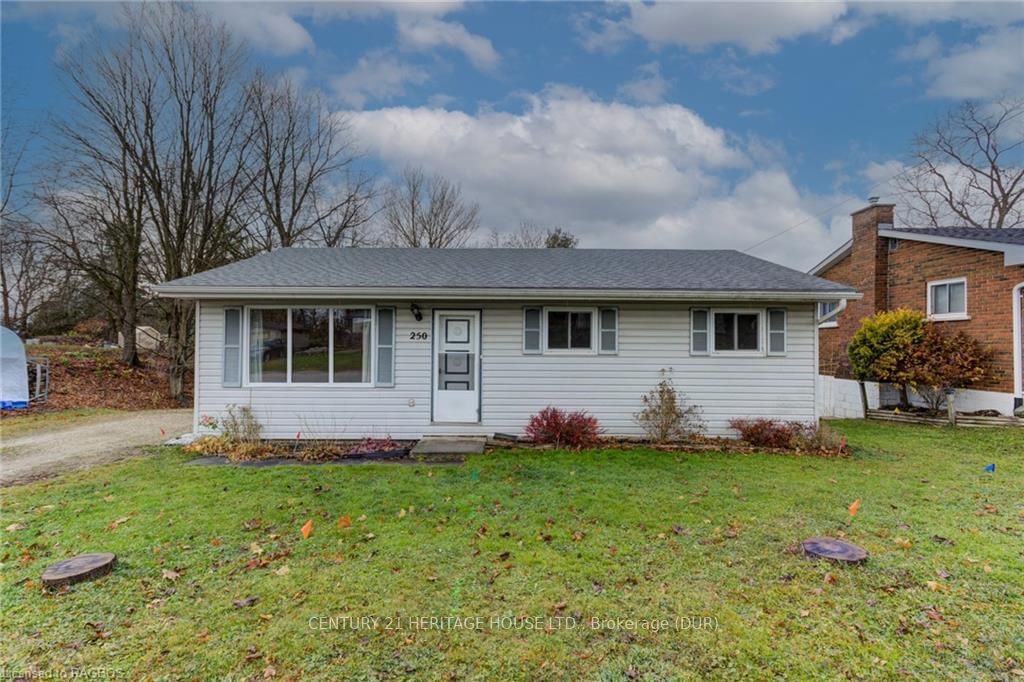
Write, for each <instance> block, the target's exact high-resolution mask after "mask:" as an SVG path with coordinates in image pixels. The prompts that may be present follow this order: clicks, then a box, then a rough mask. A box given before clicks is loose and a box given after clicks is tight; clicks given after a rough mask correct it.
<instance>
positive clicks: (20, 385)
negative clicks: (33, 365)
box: [0, 327, 28, 410]
mask: <svg viewBox="0 0 1024 682" xmlns="http://www.w3.org/2000/svg"><path fill="white" fill-rule="evenodd" d="M26 407H28V369H27V366H26V364H25V344H23V343H22V342H21V339H19V338H18V335H17V334H15V333H14V332H12V331H11V330H10V329H8V328H7V327H0V408H3V409H5V410H11V409H24V408H26Z"/></svg>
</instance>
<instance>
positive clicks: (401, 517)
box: [398, 509, 405, 519]
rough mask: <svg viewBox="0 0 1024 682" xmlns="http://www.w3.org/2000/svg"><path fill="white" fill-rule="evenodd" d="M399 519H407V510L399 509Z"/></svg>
mask: <svg viewBox="0 0 1024 682" xmlns="http://www.w3.org/2000/svg"><path fill="white" fill-rule="evenodd" d="M398 518H400V519H404V518H405V509H399V510H398Z"/></svg>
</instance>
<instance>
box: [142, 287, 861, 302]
mask: <svg viewBox="0 0 1024 682" xmlns="http://www.w3.org/2000/svg"><path fill="white" fill-rule="evenodd" d="M155 290H156V293H157V295H158V296H160V297H161V298H186V299H205V300H210V299H245V300H250V299H299V298H301V299H308V300H316V299H328V298H331V299H335V298H341V297H344V298H346V299H349V300H373V299H383V298H418V299H432V298H438V299H447V300H473V301H488V300H508V299H510V298H513V299H515V300H550V299H574V300H594V299H601V300H602V301H636V300H650V301H680V300H709V301H728V300H735V299H741V300H746V301H792V302H800V301H807V302H813V301H839V300H842V299H844V298H845V299H848V300H856V299H859V298H861V294H859V293H857V292H856V291H853V290H836V291H828V290H821V291H817V290H792V291H773V290H757V291H752V290H724V289H722V290H708V291H701V290H683V289H679V290H670V289H467V288H454V289H452V288H429V287H359V288H354V287H265V286H260V287H242V286H234V287H210V286H166V285H164V286H160V287H156V289H155Z"/></svg>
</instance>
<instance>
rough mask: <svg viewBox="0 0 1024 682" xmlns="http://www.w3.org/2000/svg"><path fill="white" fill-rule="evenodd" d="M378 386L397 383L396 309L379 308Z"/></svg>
mask: <svg viewBox="0 0 1024 682" xmlns="http://www.w3.org/2000/svg"><path fill="white" fill-rule="evenodd" d="M376 384H377V386H394V385H395V309H394V308H377V381H376Z"/></svg>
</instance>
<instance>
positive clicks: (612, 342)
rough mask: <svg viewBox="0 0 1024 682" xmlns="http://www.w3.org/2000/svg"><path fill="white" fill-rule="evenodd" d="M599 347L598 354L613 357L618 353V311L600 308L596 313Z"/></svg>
mask: <svg viewBox="0 0 1024 682" xmlns="http://www.w3.org/2000/svg"><path fill="white" fill-rule="evenodd" d="M598 317H599V322H598V330H599V345H598V352H599V353H603V354H606V355H613V354H615V353H618V352H619V311H618V310H617V309H615V308H601V309H600V310H599V311H598Z"/></svg>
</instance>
